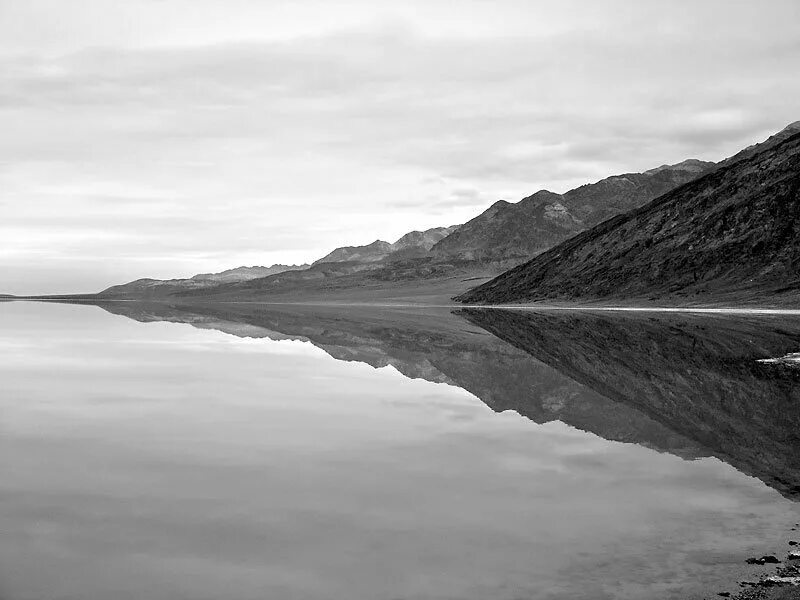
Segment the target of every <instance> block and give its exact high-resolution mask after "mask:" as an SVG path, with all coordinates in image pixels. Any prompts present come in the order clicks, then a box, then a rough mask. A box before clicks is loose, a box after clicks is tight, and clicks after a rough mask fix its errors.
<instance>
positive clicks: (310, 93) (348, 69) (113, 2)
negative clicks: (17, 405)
mask: <svg viewBox="0 0 800 600" xmlns="http://www.w3.org/2000/svg"><path fill="white" fill-rule="evenodd" d="M798 23H800V2H798V1H797V0H786V1H781V0H762V1H761V2H754V1H750V2H739V1H737V0H719V1H717V0H707V1H704V0H692V1H688V0H686V1H681V0H670V1H667V0H661V1H659V2H651V1H647V0H628V1H598V0H586V1H581V2H578V1H559V2H554V1H552V0H548V1H542V2H538V1H535V0H519V1H516V0H457V1H456V0H453V1H436V0H405V1H404V2H397V1H396V0H393V1H387V2H384V1H380V0H363V1H362V0H354V1H335V0H320V1H315V0H285V1H284V0H269V1H263V0H136V1H132V0H49V1H47V0H0V131H2V135H0V292H8V293H43V292H78V291H81V292H82V291H95V290H99V289H102V288H104V287H106V286H108V285H111V284H114V283H120V282H123V281H128V280H131V279H136V278H139V277H145V276H152V277H174V276H187V275H191V274H193V273H197V272H205V271H214V270H221V269H224V268H228V267H233V266H238V265H242V264H248V265H252V264H272V263H275V262H303V261H310V260H313V259H315V258H318V257H319V256H321V255H323V254H325V253H326V252H327V251H329V250H330V249H332V248H334V247H336V246H339V245H345V244H347V245H350V244H360V243H368V242H371V241H373V240H374V239H376V238H382V239H386V240H389V241H394V239H395V238H397V237H399V236H400V235H401V234H403V233H405V232H406V231H409V230H412V229H422V228H427V227H433V226H438V225H450V224H453V223H458V222H463V221H465V220H467V219H469V218H471V217H472V216H474V215H476V214H477V213H478V212H480V211H481V210H482V209H484V208H485V207H486V206H488V205H489V204H491V203H492V202H494V201H495V200H497V199H499V198H505V199H507V200H512V201H513V200H517V199H519V198H521V197H523V196H525V195H528V194H530V193H532V192H534V191H536V190H538V189H541V188H547V189H551V190H553V191H565V190H567V189H570V188H572V187H575V186H576V185H579V184H582V183H586V182H590V181H595V180H597V179H601V178H603V177H605V176H608V175H612V174H617V173H622V172H626V171H640V170H644V169H648V168H651V167H655V166H658V165H660V164H663V163H671V162H678V161H680V160H683V159H685V158H688V157H697V158H702V159H708V160H719V159H721V158H723V157H725V156H728V155H730V154H733V153H734V152H735V151H737V150H739V149H740V148H742V147H744V146H746V145H748V144H750V143H753V142H756V141H760V140H762V139H764V138H766V137H767V136H768V135H770V134H771V133H773V132H775V131H777V130H779V129H781V128H782V127H784V126H785V125H787V124H788V123H789V122H791V121H795V120H798V119H800V102H798V98H800V77H798V76H797V73H798V69H799V68H800V30H798Z"/></svg>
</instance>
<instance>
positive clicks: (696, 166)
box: [431, 159, 714, 261]
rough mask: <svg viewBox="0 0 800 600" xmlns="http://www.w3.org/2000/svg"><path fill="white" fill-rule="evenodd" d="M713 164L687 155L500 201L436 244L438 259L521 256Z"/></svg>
mask: <svg viewBox="0 0 800 600" xmlns="http://www.w3.org/2000/svg"><path fill="white" fill-rule="evenodd" d="M713 167H714V163H710V162H703V161H699V160H695V159H690V160H687V161H684V162H682V163H678V164H677V165H663V166H661V167H657V168H655V169H651V170H650V171H647V172H646V173H626V174H624V175H615V176H612V177H607V178H606V179H603V180H601V181H598V182H596V183H591V184H587V185H583V186H581V187H579V188H575V189H574V190H570V191H569V192H566V193H565V194H563V195H562V194H556V193H553V192H549V191H546V190H542V191H539V192H536V193H535V194H533V195H532V196H528V197H527V198H524V199H522V200H520V201H519V202H517V203H513V204H512V203H509V202H505V201H503V200H500V201H499V202H496V203H495V204H493V205H492V206H491V207H489V208H488V209H487V210H486V211H484V212H483V213H481V214H480V215H478V216H477V217H475V218H474V219H472V220H471V221H469V222H467V223H465V224H464V225H462V226H461V227H460V228H459V230H458V231H456V232H455V233H453V234H451V235H449V236H448V237H446V238H444V239H443V240H442V241H441V242H439V243H438V244H436V245H435V246H434V247H433V248H432V249H431V253H432V254H433V255H434V256H435V257H437V258H440V259H441V258H453V257H457V258H460V259H466V260H479V261H504V260H517V261H519V260H525V259H528V258H532V257H533V256H535V255H537V254H539V253H540V252H543V251H545V250H547V249H549V248H551V247H553V246H554V245H556V244H558V243H560V242H562V241H564V240H566V239H568V238H570V237H572V236H573V235H575V234H576V233H578V232H580V231H583V230H584V229H586V228H588V227H591V226H593V225H596V224H597V223H599V222H601V221H604V220H605V219H607V218H609V217H612V216H614V215H617V214H620V213H623V212H626V211H628V210H631V209H633V208H636V207H638V206H641V205H643V204H645V203H647V202H649V201H650V200H652V199H653V198H656V197H658V196H660V195H661V194H663V193H665V192H668V191H669V190H671V189H674V188H676V187H678V186H679V185H682V184H684V183H686V182H688V181H691V180H693V179H695V178H697V177H698V176H700V175H702V174H703V173H705V172H707V171H709V170H710V169H712V168H713Z"/></svg>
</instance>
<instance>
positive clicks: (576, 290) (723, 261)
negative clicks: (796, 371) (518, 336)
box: [455, 134, 800, 303]
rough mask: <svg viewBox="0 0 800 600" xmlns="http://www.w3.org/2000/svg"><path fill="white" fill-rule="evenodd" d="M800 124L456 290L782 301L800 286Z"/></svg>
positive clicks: (490, 297)
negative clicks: (797, 131)
mask: <svg viewBox="0 0 800 600" xmlns="http://www.w3.org/2000/svg"><path fill="white" fill-rule="evenodd" d="M798 261H800V134H794V135H791V136H784V139H783V140H782V141H778V142H777V143H769V144H765V145H764V146H762V147H761V148H759V149H758V150H757V151H753V152H747V153H746V154H745V156H744V158H741V159H740V160H738V161H731V162H727V161H726V163H725V164H724V165H723V166H721V167H719V168H717V169H715V170H713V171H711V172H710V173H708V174H706V175H705V176H703V177H701V178H699V179H696V180H694V181H692V182H689V183H687V184H684V185H682V186H680V187H678V188H676V189H674V190H672V191H671V192H668V193H666V194H664V195H663V196H661V197H659V198H658V199H656V200H654V201H653V202H651V203H649V204H647V205H645V206H643V207H641V208H638V209H635V210H633V211H630V212H628V213H626V214H624V215H620V216H617V217H614V218H612V219H609V220H608V221H605V222H603V223H601V224H599V225H597V226H595V227H594V228H592V229H590V230H588V231H586V232H583V233H581V234H579V235H577V236H575V237H573V238H571V239H570V240H568V241H566V242H563V243H561V244H559V245H557V246H555V247H554V248H551V249H550V250H548V251H547V252H545V253H543V254H541V255H539V256H537V257H535V258H534V259H533V260H531V261H529V262H527V263H525V264H523V265H520V266H518V267H516V268H514V269H511V270H510V271H508V272H506V273H503V274H502V275H500V276H498V277H497V278H495V279H493V280H492V281H489V282H487V283H485V284H483V285H480V286H478V287H477V288H475V289H473V290H470V291H468V292H466V293H464V294H461V295H459V296H457V297H456V298H455V299H456V300H458V301H461V302H468V303H505V302H528V301H541V300H548V301H549V300H588V301H591V300H605V299H615V300H623V299H624V300H628V299H643V300H659V301H664V300H666V301H669V302H679V303H686V302H690V301H708V300H714V301H716V300H722V301H724V300H733V301H742V300H752V301H763V300H765V299H770V300H772V301H781V300H782V299H786V300H791V299H796V298H797V296H798V292H800V266H799V265H800V262H798Z"/></svg>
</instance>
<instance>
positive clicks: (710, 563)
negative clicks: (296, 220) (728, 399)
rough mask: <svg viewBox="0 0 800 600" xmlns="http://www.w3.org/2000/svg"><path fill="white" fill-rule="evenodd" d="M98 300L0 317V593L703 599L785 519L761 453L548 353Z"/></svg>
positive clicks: (774, 543) (337, 318) (362, 319)
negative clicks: (668, 414) (638, 401)
mask: <svg viewBox="0 0 800 600" xmlns="http://www.w3.org/2000/svg"><path fill="white" fill-rule="evenodd" d="M104 308H106V309H107V310H102V309H101V308H100V307H95V306H86V305H58V304H35V303H19V302H14V303H4V304H2V305H0V382H2V383H0V386H2V387H0V534H1V535H0V598H2V599H3V600H18V599H19V600H21V599H26V600H29V599H39V598H41V599H53V598H64V599H66V598H75V599H98V600H101V599H102V600H105V599H108V598H114V599H115V600H116V599H128V598H130V599H137V600H139V599H141V600H150V599H152V600H156V599H158V600H162V599H171V598H179V599H183V598H186V599H193V600H194V599H206V598H207V599H209V600H210V599H219V598H226V599H256V598H258V599H263V598H286V599H302V600H305V599H309V600H311V599H314V600H316V599H320V600H322V599H342V600H345V599H347V600H354V599H362V598H363V599H364V600H381V599H386V600H398V599H420V600H421V599H475V600H479V599H480V600H484V599H487V598H492V599H493V600H512V599H521V598H526V599H527V598H548V599H549V598H587V599H588V598H593V599H596V598H631V599H633V598H643V597H648V598H692V597H697V598H701V597H707V596H711V595H713V594H714V593H715V592H716V591H720V590H723V589H729V590H733V589H734V588H735V581H736V579H737V577H740V576H741V573H742V566H741V565H742V563H743V561H744V559H745V558H746V557H748V556H751V555H752V554H758V555H761V554H763V553H767V552H769V553H773V552H778V551H779V550H780V549H782V548H783V546H784V544H785V540H786V533H787V530H788V528H789V527H790V526H791V525H792V524H794V523H795V522H796V521H797V520H798V516H800V511H798V509H797V504H796V502H795V500H794V494H793V491H792V489H793V488H792V487H791V486H792V485H793V483H792V482H791V481H789V482H788V483H787V485H785V486H782V485H781V484H779V483H775V482H776V481H777V480H778V479H780V480H781V481H785V480H787V477H790V476H791V473H792V471H791V469H793V468H794V467H793V464H788V465H787V464H784V463H780V464H778V463H777V462H776V460H774V456H773V457H772V458H770V457H771V456H772V455H770V454H769V453H770V452H774V453H778V452H780V447H773V446H767V447H765V449H764V450H761V451H759V452H760V454H758V457H762V456H765V455H766V456H767V458H768V459H769V460H761V461H759V460H756V458H758V457H756V458H754V457H753V456H751V455H750V454H747V453H743V454H740V455H737V454H736V451H735V448H734V450H731V449H730V448H728V447H727V446H725V444H724V443H722V442H720V441H719V440H718V437H719V436H717V437H713V436H710V437H709V436H706V437H703V436H702V435H699V434H697V432H696V431H695V430H694V429H692V427H689V426H686V423H683V422H681V421H679V420H678V421H676V420H675V419H672V420H670V419H667V418H662V416H661V414H660V413H658V412H657V411H654V410H652V409H651V408H650V407H648V406H646V405H635V403H632V402H627V400H626V397H625V396H624V394H623V393H617V394H615V390H614V389H608V386H606V387H605V388H603V386H601V385H599V384H595V379H590V378H587V377H584V376H582V375H581V373H584V371H586V372H588V369H587V366H586V365H585V364H574V363H570V362H569V361H568V358H569V356H570V355H567V354H564V352H566V351H565V350H564V348H567V349H568V348H569V342H570V340H569V339H567V338H566V337H564V336H561V337H562V338H563V339H565V346H563V347H562V348H561V351H560V352H561V354H559V352H555V351H553V352H549V353H548V352H544V351H543V348H541V347H529V346H530V345H528V346H526V345H525V344H524V343H521V342H519V340H514V339H506V341H503V340H502V339H501V338H502V337H504V335H503V331H502V327H503V326H504V325H503V324H502V323H498V322H497V321H496V320H495V321H492V323H481V322H480V319H479V318H477V317H476V316H475V315H471V316H470V315H462V316H459V315H453V314H451V313H450V311H448V310H429V311H419V312H417V313H414V312H413V311H405V312H404V311H399V310H398V311H389V310H384V311H377V312H375V313H370V312H369V311H365V310H363V309H361V310H358V311H352V310H351V311H347V310H345V309H337V310H333V309H331V310H328V311H319V310H316V311H315V310H314V309H306V310H300V309H292V310H285V311H280V310H277V309H276V310H266V309H264V310H261V309H248V310H249V312H247V313H246V314H243V313H242V312H241V311H242V310H244V309H232V308H209V307H203V308H194V309H189V308H186V307H167V306H133V305H125V306H120V305H118V306H106V307H104ZM109 310H110V311H113V312H117V313H121V314H111V313H110V312H108V311H109ZM123 315H124V316H123ZM126 317H129V318H126ZM189 325H193V326H189ZM559 326H560V325H559V323H555V322H550V321H547V322H542V321H536V322H534V323H514V324H513V327H514V331H517V332H519V331H523V330H524V328H525V327H534V328H538V329H536V331H537V332H538V334H537V338H536V339H547V336H546V335H544V334H546V333H547V332H548V331H549V330H548V329H547V328H548V327H550V328H553V327H555V328H557V327H559ZM655 326H660V325H658V324H656V325H655ZM664 326H665V327H669V326H671V327H673V328H674V327H675V325H674V323H673V324H668V325H664ZM703 326H704V327H711V328H712V329H714V328H716V329H718V330H720V331H723V332H725V331H726V329H725V327H720V326H719V322H711V323H708V324H703ZM774 326H775V322H774V321H770V322H769V326H768V327H766V328H764V327H760V326H759V327H758V328H757V329H761V330H764V329H769V328H770V327H772V328H773V329H774ZM571 327H572V329H573V330H574V324H572V325H571ZM637 327H638V326H637ZM520 328H522V329H520ZM729 329H730V328H729ZM745 329H746V328H745ZM779 329H781V331H783V332H784V333H783V334H782V335H783V337H781V340H783V341H786V340H789V341H791V340H792V339H794V338H792V336H793V335H795V332H796V331H798V330H800V328H798V327H796V324H792V323H789V324H786V323H785V322H781V324H780V327H779ZM492 330H493V331H492ZM733 330H734V331H739V330H738V329H736V328H733ZM490 331H492V332H491V333H490ZM632 331H639V329H635V330H632ZM648 331H649V330H648ZM630 335H633V334H630ZM726 335H734V334H731V333H730V332H728V333H727V334H726ZM748 335H750V334H748ZM505 337H507V338H510V337H511V336H505ZM582 339H583V338H582ZM737 339H738V338H737ZM770 339H772V338H770ZM776 339H777V338H776ZM628 341H630V339H628ZM619 342H620V340H613V339H611V340H609V341H608V343H609V344H614V343H617V344H618V343H619ZM765 344H767V342H765ZM775 344H777V342H774V343H773V345H775ZM548 347H549V346H548ZM724 347H725V345H724V344H722V345H720V346H719V348H724ZM771 349H772V348H766V347H764V348H762V349H761V350H760V352H762V354H763V353H764V352H767V351H769V350H771ZM628 351H630V349H628ZM582 352H583V354H582V355H583V356H585V357H586V360H592V359H593V357H592V353H591V346H589V347H588V348H584V349H583V351H582ZM715 352H718V353H719V352H723V350H719V349H718V348H717V349H716V350H715ZM754 352H755V350H754ZM537 353H538V356H537ZM756 353H757V352H756ZM610 354H611V355H614V353H613V352H612V353H610ZM755 358H756V357H754V358H753V362H754V364H757V363H755ZM758 358H765V356H761V355H759V357H758ZM729 359H730V357H728V362H726V357H725V356H720V361H721V362H722V363H723V364H729V363H730V360H729ZM748 360H749V359H748ZM610 365H611V366H613V365H614V363H613V361H612V362H611V363H610ZM762 366H763V368H767V365H762ZM581 369H584V370H583V371H582V370H581ZM620 370H621V369H620ZM764 373H768V372H761V371H759V372H758V373H756V374H755V375H753V377H755V383H754V384H753V385H755V384H756V383H757V384H758V385H762V383H763V381H762V380H761V379H759V377H760V378H762V379H763V378H765V377H766V380H767V382H768V383H766V384H763V385H764V386H766V387H763V386H762V387H763V389H764V390H766V391H765V392H764V393H775V394H778V393H780V390H784V391H786V390H788V391H787V393H793V392H792V391H791V390H792V381H793V380H792V379H791V376H788V377H789V379H787V376H786V375H780V374H778V375H775V378H774V381H777V382H778V383H777V384H776V385H777V387H774V386H772V387H771V384H769V382H770V381H773V379H771V376H770V375H769V374H767V375H764ZM781 373H782V372H781ZM683 376H684V377H688V378H691V375H687V374H684V375H683ZM749 376H750V375H748V377H749ZM653 377H657V376H656V375H655V374H652V373H651V376H650V378H651V380H652V378H653ZM667 379H668V380H670V381H671V380H672V378H671V377H670V378H667ZM747 381H749V380H747ZM717 384H719V385H725V386H739V388H741V386H742V385H748V384H747V382H745V383H744V384H743V383H741V382H738V383H737V381H733V382H732V381H731V380H730V378H728V379H726V380H725V381H718V382H717ZM709 385H714V382H712V383H710V384H709ZM787 386H788V387H787ZM628 387H630V386H627V387H626V388H625V389H628ZM773 387H774V389H777V390H779V391H778V392H774V391H772V392H771V391H770V390H773ZM601 388H602V389H601ZM662 388H663V386H662ZM662 388H659V389H662ZM759 389H761V388H759ZM468 390H469V391H468ZM728 391H732V390H728ZM667 392H668V393H672V392H671V391H670V390H668V391H667ZM648 393H650V394H653V393H654V392H653V391H652V390H650V391H648V389H647V388H646V387H643V388H637V389H636V394H648ZM732 393H735V391H732ZM510 409H513V410H510ZM698 414H699V415H700V417H699V418H704V419H706V420H708V419H711V418H712V417H711V416H709V414H710V413H708V411H706V412H702V411H700V413H698ZM725 414H726V415H727V414H728V413H725ZM732 414H734V413H732ZM523 415H524V416H523ZM789 418H790V420H791V418H793V417H792V415H789ZM734 420H735V419H733V417H729V416H726V417H725V419H723V421H724V422H725V423H727V424H728V425H729V426H730V427H732V428H734V430H735V429H736V427H737V424H736V423H735V422H733V421H734ZM709 427H716V428H720V427H722V426H721V425H720V424H719V423H712V424H710V425H709ZM779 437H780V436H779ZM787 439H788V438H787ZM787 443H791V440H789V442H787ZM778 462H780V461H778ZM733 465H737V466H738V469H737V468H735V467H734V466H733Z"/></svg>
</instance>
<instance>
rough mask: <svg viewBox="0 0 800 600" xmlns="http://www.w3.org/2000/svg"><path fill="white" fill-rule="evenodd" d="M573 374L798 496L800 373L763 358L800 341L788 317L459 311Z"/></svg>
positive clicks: (798, 327) (798, 328) (798, 326)
mask: <svg viewBox="0 0 800 600" xmlns="http://www.w3.org/2000/svg"><path fill="white" fill-rule="evenodd" d="M459 314H460V315H461V316H463V317H464V318H466V319H467V320H469V321H470V322H472V323H474V324H476V325H479V326H481V327H483V328H485V329H486V330H487V331H491V332H492V333H494V334H495V335H497V336H498V337H500V338H501V339H503V340H505V341H507V342H509V343H510V344H512V345H514V346H515V347H517V348H519V349H521V350H524V351H525V352H528V353H530V355H531V356H533V357H535V358H536V359H537V360H540V361H542V362H543V363H545V364H547V365H549V366H551V367H553V368H554V369H557V370H558V371H559V372H560V373H562V374H563V375H564V376H566V377H568V378H569V379H570V380H572V381H574V382H576V383H579V384H582V385H584V386H586V387H587V388H589V389H592V390H594V391H595V392H597V393H598V394H602V395H603V396H604V397H606V398H608V399H610V400H612V401H614V402H618V403H620V404H624V405H626V406H629V407H631V408H635V409H637V410H640V411H642V412H643V413H645V414H647V415H648V416H650V417H651V418H653V419H654V420H656V421H657V422H658V423H660V424H662V425H663V426H665V427H667V428H669V429H670V430H671V431H673V432H675V433H676V434H679V435H682V436H685V437H687V438H689V439H691V440H694V441H695V442H696V443H698V444H701V445H702V446H704V447H705V448H708V449H709V451H710V452H711V453H712V454H713V455H714V456H717V457H718V458H720V459H721V460H724V461H725V462H727V463H729V464H731V465H732V466H734V467H736V468H737V469H738V470H740V471H742V472H744V473H747V474H749V475H752V476H755V477H758V478H759V479H761V480H762V481H764V482H765V483H767V484H768V485H769V486H771V487H773V488H775V489H777V490H778V491H780V492H781V493H782V494H783V495H784V496H787V497H791V498H798V497H800V455H798V449H800V385H798V384H800V370H798V369H797V368H796V367H793V366H790V365H785V364H769V363H763V362H758V361H759V360H760V359H764V358H769V357H776V356H784V355H786V354H788V353H789V352H791V351H796V350H797V349H798V348H800V320H798V319H796V318H787V317H785V316H781V317H776V316H758V317H754V316H748V317H741V316H737V317H727V316H720V315H713V316H708V315H698V314H677V315H676V314H668V313H661V314H659V313H635V314H625V315H621V314H613V313H602V314H598V313H595V314H590V313H583V312H549V313H535V312H527V311H511V310H490V311H487V310H469V309H467V310H462V311H459Z"/></svg>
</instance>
